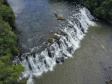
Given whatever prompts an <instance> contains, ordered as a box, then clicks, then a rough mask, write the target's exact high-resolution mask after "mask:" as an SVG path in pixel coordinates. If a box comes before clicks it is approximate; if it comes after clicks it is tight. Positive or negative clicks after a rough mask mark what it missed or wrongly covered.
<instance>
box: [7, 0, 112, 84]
mask: <svg viewBox="0 0 112 84" xmlns="http://www.w3.org/2000/svg"><path fill="white" fill-rule="evenodd" d="M8 2H9V4H10V6H11V7H12V9H13V11H14V14H15V16H16V18H17V19H16V28H17V30H18V31H19V33H17V35H18V38H19V45H20V46H21V48H22V49H23V50H24V51H22V54H20V55H18V56H16V57H15V59H14V61H13V62H14V63H15V64H19V63H21V64H22V65H23V66H24V67H25V71H24V72H23V74H22V76H21V77H20V78H19V79H20V80H21V79H23V78H25V79H28V82H27V84H31V83H32V82H33V81H35V83H36V84H105V83H106V81H108V80H109V78H110V77H112V75H111V73H112V61H111V58H112V56H111V53H112V52H111V49H112V45H111V41H112V40H111V37H112V29H111V26H109V25H106V24H105V23H103V22H101V21H96V22H94V21H91V20H92V19H94V17H93V16H92V15H91V14H90V12H89V11H88V9H87V8H85V7H82V6H80V5H76V4H75V5H71V4H68V3H65V2H52V1H49V0H14V1H13V0H8ZM54 13H56V14H57V15H58V17H59V16H61V17H63V18H64V19H65V20H57V18H58V17H56V16H55V15H54ZM88 28H89V30H88ZM53 35H55V38H53ZM48 38H50V39H52V41H53V42H51V43H49V42H48V41H47V40H48ZM82 39H83V40H82ZM81 40H82V41H81ZM80 42H81V43H80ZM80 46H81V47H80ZM74 52H75V53H74ZM72 55H73V56H72ZM70 57H71V58H70ZM67 58H69V59H67ZM64 61H65V62H64ZM63 62H64V63H63ZM56 65H57V66H56ZM32 78H33V79H34V80H33V79H32Z"/></svg>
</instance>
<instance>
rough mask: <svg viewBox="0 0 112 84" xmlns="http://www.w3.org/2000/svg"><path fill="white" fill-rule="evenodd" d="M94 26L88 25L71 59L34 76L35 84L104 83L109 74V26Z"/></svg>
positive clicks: (111, 62)
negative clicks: (51, 69)
mask: <svg viewBox="0 0 112 84" xmlns="http://www.w3.org/2000/svg"><path fill="white" fill-rule="evenodd" d="M97 25H98V26H97V27H90V28H89V30H88V33H87V34H86V36H85V38H84V39H83V40H82V41H81V48H80V49H78V50H77V51H75V53H74V54H73V58H69V59H67V60H65V62H64V63H63V64H62V65H58V66H56V67H55V69H54V71H53V72H48V73H45V74H43V76H41V77H40V78H37V79H35V82H36V84H106V81H108V80H109V78H111V77H112V26H108V25H106V24H105V23H101V22H97Z"/></svg>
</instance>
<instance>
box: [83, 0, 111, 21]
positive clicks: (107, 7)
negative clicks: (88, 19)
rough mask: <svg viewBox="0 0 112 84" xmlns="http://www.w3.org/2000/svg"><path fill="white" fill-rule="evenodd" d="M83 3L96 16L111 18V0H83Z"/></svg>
mask: <svg viewBox="0 0 112 84" xmlns="http://www.w3.org/2000/svg"><path fill="white" fill-rule="evenodd" d="M83 4H84V5H85V6H86V7H88V8H89V10H90V11H91V12H92V14H93V15H94V16H96V17H97V18H100V19H105V20H107V19H108V20H112V0H85V1H83Z"/></svg>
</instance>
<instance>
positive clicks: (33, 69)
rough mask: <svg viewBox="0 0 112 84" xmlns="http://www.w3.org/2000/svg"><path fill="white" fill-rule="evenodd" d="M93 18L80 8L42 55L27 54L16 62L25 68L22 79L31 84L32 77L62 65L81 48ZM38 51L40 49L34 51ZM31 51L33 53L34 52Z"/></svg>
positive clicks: (92, 23)
mask: <svg viewBox="0 0 112 84" xmlns="http://www.w3.org/2000/svg"><path fill="white" fill-rule="evenodd" d="M91 19H93V16H92V15H91V14H90V12H89V11H88V10H87V9H86V8H85V7H83V8H80V10H79V11H78V12H76V13H75V14H73V15H71V16H69V17H68V19H67V24H66V25H65V27H64V28H63V29H60V33H56V34H55V35H57V37H58V38H57V39H53V43H51V44H49V45H50V46H49V47H47V48H45V49H44V50H43V51H41V52H40V53H33V54H31V53H25V54H23V55H22V56H21V60H20V58H19V57H16V58H15V60H14V63H15V64H18V63H21V64H22V65H23V66H24V67H25V71H24V72H23V75H22V76H21V77H20V79H22V78H28V79H29V80H28V81H27V84H31V81H32V79H31V78H32V77H33V76H35V77H39V76H41V75H42V74H43V73H46V72H48V71H53V68H54V67H55V66H56V64H57V63H59V64H61V63H62V62H64V60H65V59H67V58H68V57H72V54H73V53H74V51H75V50H76V49H78V48H79V47H80V41H81V40H82V39H83V38H84V36H85V33H86V32H87V30H88V27H89V26H94V25H95V23H94V22H93V21H91ZM34 50H38V47H37V48H36V47H35V49H34V48H33V49H32V51H34ZM32 51H31V52H32Z"/></svg>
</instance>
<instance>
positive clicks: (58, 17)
mask: <svg viewBox="0 0 112 84" xmlns="http://www.w3.org/2000/svg"><path fill="white" fill-rule="evenodd" d="M54 15H55V16H56V17H57V20H66V19H65V18H63V17H61V16H58V14H57V13H54Z"/></svg>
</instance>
